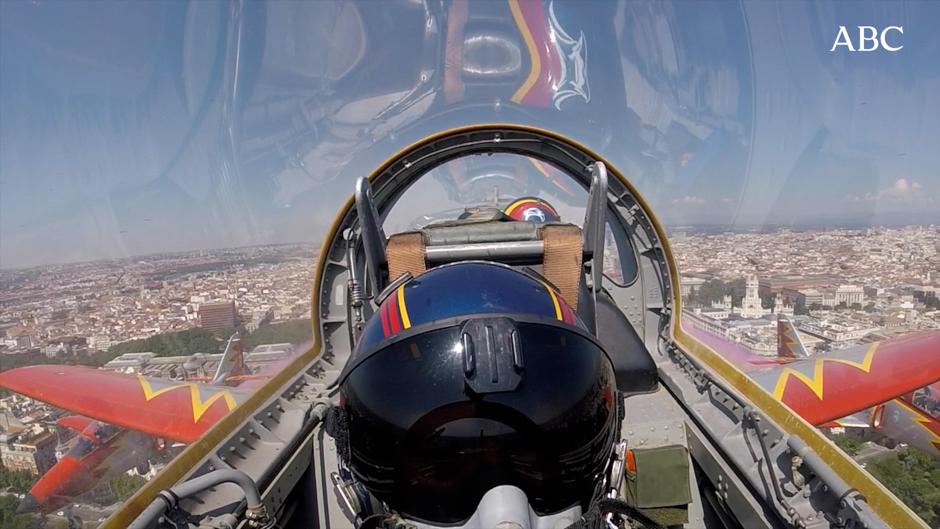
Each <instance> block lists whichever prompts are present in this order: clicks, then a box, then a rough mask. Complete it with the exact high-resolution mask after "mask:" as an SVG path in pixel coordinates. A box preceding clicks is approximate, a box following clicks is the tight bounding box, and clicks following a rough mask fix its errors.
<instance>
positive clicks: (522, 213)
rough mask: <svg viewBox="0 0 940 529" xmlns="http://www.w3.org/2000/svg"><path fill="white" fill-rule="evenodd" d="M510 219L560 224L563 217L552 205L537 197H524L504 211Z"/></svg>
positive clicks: (513, 202)
mask: <svg viewBox="0 0 940 529" xmlns="http://www.w3.org/2000/svg"><path fill="white" fill-rule="evenodd" d="M503 213H505V214H506V215H507V216H508V217H511V218H512V219H514V220H521V221H525V222H536V223H540V224H541V223H545V222H558V221H560V220H561V216H560V215H559V214H558V212H557V211H556V210H555V208H554V207H552V205H551V204H549V203H548V202H546V201H545V200H542V199H541V198H536V197H523V198H520V199H517V200H514V201H512V202H511V203H510V204H509V205H508V206H506V209H505V210H503Z"/></svg>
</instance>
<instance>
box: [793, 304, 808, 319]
mask: <svg viewBox="0 0 940 529" xmlns="http://www.w3.org/2000/svg"><path fill="white" fill-rule="evenodd" d="M793 314H795V315H796V316H805V315H807V314H809V309H807V308H806V305H804V304H803V303H802V302H797V304H796V305H794V306H793Z"/></svg>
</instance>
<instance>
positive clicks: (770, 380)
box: [754, 332, 940, 425]
mask: <svg viewBox="0 0 940 529" xmlns="http://www.w3.org/2000/svg"><path fill="white" fill-rule="evenodd" d="M754 379H755V380H756V381H757V382H758V383H759V384H760V385H761V386H763V387H764V389H766V390H767V391H769V392H770V393H772V394H773V395H774V396H775V397H776V398H777V399H778V400H780V401H782V402H783V403H785V404H786V405H787V406H789V407H790V408H791V409H792V410H793V411H795V412H796V413H798V414H799V415H801V416H802V417H803V418H804V419H806V420H807V421H809V422H811V423H813V424H815V425H820V424H824V423H827V422H829V421H833V420H836V419H839V418H841V417H845V416H847V415H851V414H853V413H856V412H858V411H861V410H864V409H866V408H870V407H872V406H874V405H876V404H879V403H882V402H885V401H888V400H891V399H893V398H895V397H898V396H900V395H903V394H905V393H908V392H910V391H914V390H915V389H918V388H921V387H924V386H927V385H930V384H933V383H934V382H937V381H938V380H940V332H928V333H919V334H914V335H911V336H906V337H904V338H898V339H895V340H889V341H884V342H878V343H873V344H871V345H869V346H860V347H857V348H851V349H846V350H843V351H837V352H833V353H829V354H826V355H824V356H823V355H821V356H817V357H815V358H806V359H800V360H795V361H793V362H790V363H789V364H787V365H783V366H776V367H773V368H769V369H768V370H766V371H764V372H761V373H759V374H756V375H754Z"/></svg>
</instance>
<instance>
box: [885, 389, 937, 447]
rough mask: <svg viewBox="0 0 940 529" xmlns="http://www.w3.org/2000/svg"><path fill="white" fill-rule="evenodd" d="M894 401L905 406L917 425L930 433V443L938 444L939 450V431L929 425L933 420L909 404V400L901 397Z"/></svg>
mask: <svg viewBox="0 0 940 529" xmlns="http://www.w3.org/2000/svg"><path fill="white" fill-rule="evenodd" d="M894 401H895V402H897V403H898V404H900V405H901V406H902V407H904V409H905V410H906V411H907V412H908V413H910V414H911V417H913V418H914V423H916V424H917V426H920V427H921V428H923V429H924V431H925V432H927V433H928V434H929V435H930V443H931V444H933V445H934V446H936V447H937V450H940V435H937V433H936V432H934V431H933V430H931V429H930V426H929V425H930V424H931V423H932V421H931V420H930V419H928V418H926V417H924V416H923V415H922V414H921V413H919V412H918V411H917V410H915V409H914V408H912V407H911V406H910V405H908V403H907V402H905V401H903V400H901V399H894Z"/></svg>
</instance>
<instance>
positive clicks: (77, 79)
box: [0, 1, 940, 267]
mask: <svg viewBox="0 0 940 529" xmlns="http://www.w3.org/2000/svg"><path fill="white" fill-rule="evenodd" d="M248 6H249V7H248V10H249V11H252V10H253V11H255V12H249V13H246V14H243V17H242V18H243V20H246V22H245V24H244V26H243V27H242V31H241V34H242V41H241V45H240V47H239V48H238V57H239V58H238V61H236V60H235V56H236V54H235V46H234V42H235V37H234V35H235V34H236V32H235V30H234V28H235V26H234V25H233V22H232V21H233V20H236V18H234V17H233V13H232V12H231V7H230V5H229V4H228V3H224V2H212V1H203V2H192V3H190V4H187V3H184V2H156V1H155V2H135V3H125V2H115V3H108V2H38V3H37V2H0V11H2V12H0V266H2V267H18V266H31V265H37V264H44V263H51V262H67V261H78V260H91V259H99V258H113V257H124V256H128V255H138V254H145V253H153V252H161V251H171V250H187V249H196V248H206V247H226V246H238V245H250V244H263V243H273V242H288V241H299V240H309V241H314V240H316V239H317V237H318V235H319V234H320V233H321V232H322V230H323V228H324V226H326V225H327V224H328V223H329V220H330V218H331V217H332V214H333V211H334V210H335V208H336V207H337V206H338V205H339V204H340V203H341V202H342V200H343V199H344V198H345V197H346V196H348V194H349V193H350V192H351V187H352V182H351V179H352V178H353V177H354V176H355V175H358V174H362V173H363V172H366V171H368V170H369V169H370V168H371V165H373V164H374V163H376V161H377V160H380V159H381V158H382V157H384V156H385V155H387V154H388V153H390V152H392V151H393V150H394V148H396V147H398V146H400V145H398V144H397V143H401V142H403V141H404V139H399V136H400V137H401V138H404V137H410V136H409V135H411V136H414V135H420V134H422V133H430V132H433V131H434V130H436V128H435V127H438V125H437V124H439V123H442V121H440V120H437V121H436V120H435V119H433V115H434V114H435V113H436V112H441V113H444V114H446V112H442V110H448V109H451V110H453V112H452V113H453V114H454V115H455V116H457V117H456V118H453V119H455V120H456V122H458V123H461V122H473V121H477V120H484V119H485V118H483V117H481V116H482V115H483V114H480V111H479V110H478V109H477V110H472V109H471V108H470V106H469V105H468V106H467V107H466V108H464V107H460V106H455V105H450V104H449V103H445V102H444V101H443V97H442V96H441V94H440V93H439V91H437V92H432V95H431V96H429V97H427V98H425V99H421V100H418V101H417V102H412V103H409V104H407V105H400V106H398V107H396V106H394V105H395V104H396V103H400V102H401V101H402V100H403V98H406V97H407V96H408V94H409V91H410V90H411V89H412V88H414V84H415V82H416V81H415V78H416V77H417V73H418V72H419V71H420V70H421V68H422V67H425V66H426V65H424V64H423V63H422V62H421V60H422V59H421V58H422V54H421V53H419V52H418V51H417V50H420V49H421V48H422V42H421V28H422V27H423V26H422V19H421V18H420V17H416V13H415V12H409V11H408V10H407V9H403V8H402V9H398V10H397V11H395V10H393V9H392V8H391V7H388V6H386V5H384V4H383V5H382V6H383V7H382V8H375V9H371V10H368V11H367V10H362V11H357V10H356V9H355V7H350V6H344V5H340V4H327V3H313V4H304V3H289V2H284V3H274V4H270V5H263V4H260V3H249V4H248ZM373 6H375V5H374V4H373ZM486 6H487V7H486V9H492V10H496V11H498V10H499V9H502V8H503V7H502V4H501V3H500V2H494V3H491V4H486ZM593 7H597V6H585V5H584V4H579V5H578V8H577V9H574V6H573V5H570V4H564V3H561V2H559V3H558V5H556V6H555V11H556V13H557V14H558V19H559V20H560V21H561V24H562V26H563V28H564V29H565V31H566V32H567V33H569V34H570V35H572V36H577V35H584V36H585V41H586V50H587V51H586V64H587V66H586V74H587V79H588V83H589V85H590V88H591V100H590V101H589V102H584V104H583V105H582V107H579V108H580V109H581V110H579V111H576V112H575V111H568V113H566V111H565V110H564V109H562V112H561V113H560V114H556V115H550V114H545V115H543V114H538V113H537V112H536V113H534V115H535V117H534V118H532V117H531V114H532V113H530V117H529V118H524V119H531V120H532V121H534V122H535V123H538V124H541V125H543V126H548V127H552V128H556V129H559V130H560V131H561V132H564V133H567V134H570V135H572V136H574V137H576V138H578V139H580V140H582V141H585V142H587V143H588V144H589V145H590V146H592V147H593V148H595V149H597V150H599V151H601V152H602V153H603V154H604V155H605V156H608V157H609V158H610V159H611V161H613V162H614V163H615V164H616V165H618V167H620V168H621V169H622V170H623V171H624V172H625V173H626V174H627V176H628V177H630V178H632V179H633V180H634V181H635V182H636V183H637V185H638V186H639V189H640V191H641V192H642V193H643V194H644V195H645V196H646V197H647V198H648V199H649V200H650V201H651V203H652V204H653V205H654V207H655V208H656V212H657V214H658V215H659V216H660V218H662V219H663V220H664V221H666V222H667V223H669V224H677V225H681V224H702V223H707V224H718V225H726V226H729V227H734V226H745V225H754V224H788V225H807V224H813V225H827V224H828V225H836V224H858V225H864V224H881V223H891V224H898V223H904V222H917V223H923V222H934V223H937V222H940V213H938V212H940V61H938V60H937V57H940V33H938V32H937V31H936V29H935V28H936V27H938V26H940V3H930V2H910V3H894V2H889V3H876V2H846V3H839V2H825V3H811V2H806V3H799V2H781V3H779V4H774V3H772V2H763V1H761V2H745V3H743V4H738V3H734V2H677V3H673V4H669V3H659V2H652V3H648V4H646V3H636V2H632V3H629V4H623V5H619V6H617V7H616V8H601V9H602V10H606V11H605V14H604V16H599V15H598V13H597V12H595V11H593V10H592V8H593ZM481 9H482V8H481ZM262 11H263V12H262ZM507 13H508V11H507ZM262 15H263V16H262ZM396 17H397V18H396ZM388 20H393V21H394V23H393V24H389V23H388V22H387V21H388ZM840 25H844V26H847V27H849V28H852V29H853V31H854V27H856V26H858V25H872V26H876V27H885V26H888V25H899V26H903V27H904V34H903V36H901V37H900V42H901V43H902V44H903V45H904V49H902V50H900V51H898V52H896V53H890V52H887V51H884V50H878V51H874V52H869V53H850V52H848V51H845V50H839V51H836V52H830V51H829V49H830V47H831V46H832V42H833V41H834V39H835V37H836V34H837V32H838V27H839V26H840ZM402 28H403V29H402ZM430 64H432V65H433V64H434V61H431V62H430ZM236 72H237V79H238V82H237V83H236V82H235V81H234V79H235V76H236ZM510 88H512V87H510ZM477 94H482V92H473V91H472V90H470V91H468V92H467V95H466V96H465V101H464V103H480V102H484V103H486V102H489V101H491V99H487V98H491V97H492V95H491V94H490V93H487V94H486V95H485V96H483V95H479V96H478V95H477ZM475 98H478V99H479V100H477V99H475ZM388 108H394V109H396V110H395V112H391V113H388V112H386V113H384V114H383V110H386V109H388ZM541 116H544V117H541ZM500 117H503V118H505V114H501V115H500ZM520 119H523V118H520ZM390 131H395V132H396V134H394V135H390V134H389V132H390ZM398 131H401V134H398ZM442 209H444V208H442Z"/></svg>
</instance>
